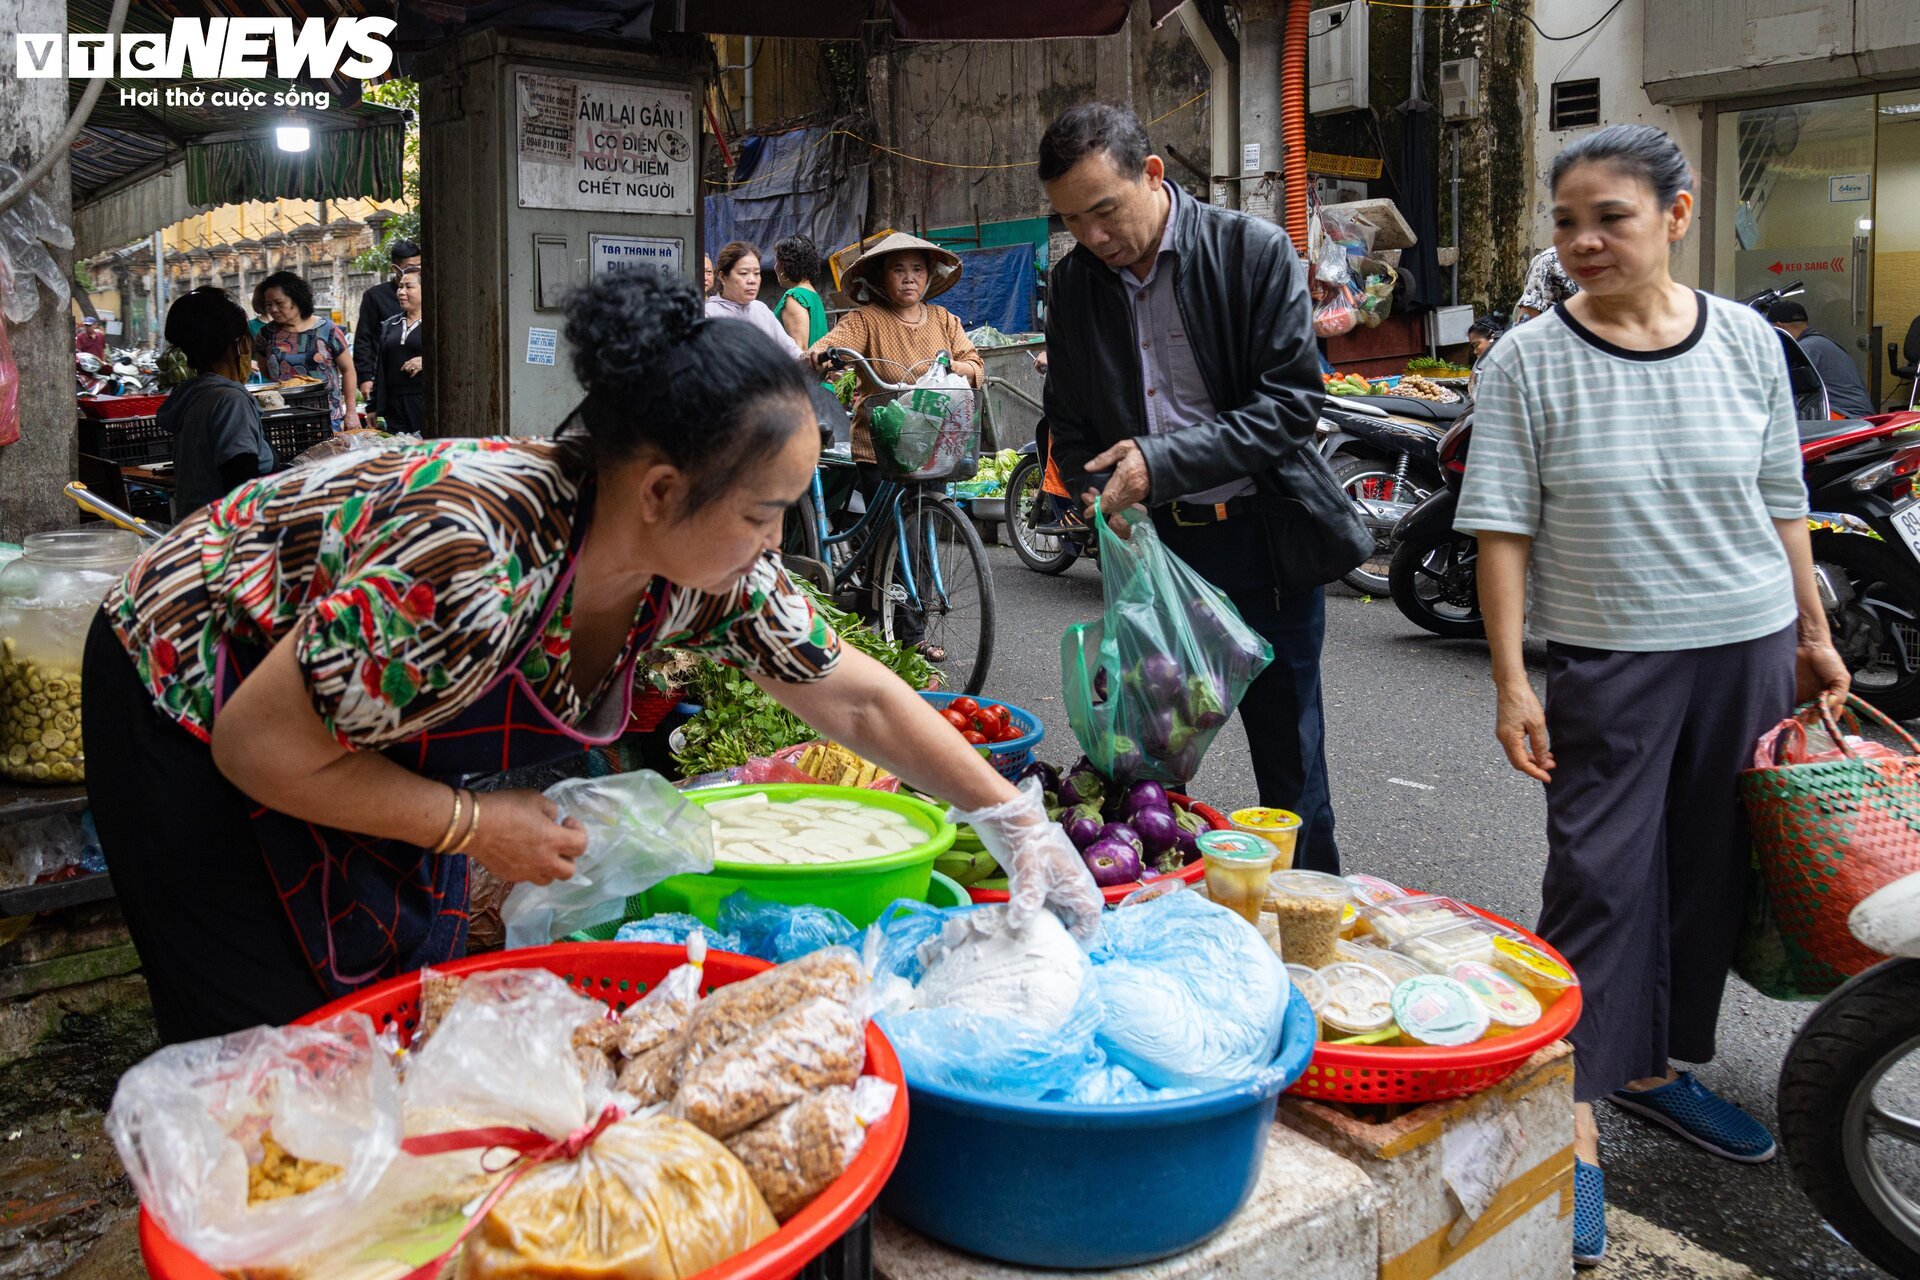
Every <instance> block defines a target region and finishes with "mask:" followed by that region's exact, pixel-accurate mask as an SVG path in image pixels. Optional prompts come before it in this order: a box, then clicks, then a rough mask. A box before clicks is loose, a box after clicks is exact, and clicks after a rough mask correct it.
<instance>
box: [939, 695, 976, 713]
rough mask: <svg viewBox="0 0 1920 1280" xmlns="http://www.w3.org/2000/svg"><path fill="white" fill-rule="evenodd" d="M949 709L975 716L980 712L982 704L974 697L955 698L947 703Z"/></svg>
mask: <svg viewBox="0 0 1920 1280" xmlns="http://www.w3.org/2000/svg"><path fill="white" fill-rule="evenodd" d="M947 710H948V711H958V712H959V713H960V714H961V715H963V716H973V715H976V714H978V713H979V710H980V704H979V703H977V702H975V701H974V700H973V699H972V698H955V699H954V700H953V701H952V702H949V703H948V704H947Z"/></svg>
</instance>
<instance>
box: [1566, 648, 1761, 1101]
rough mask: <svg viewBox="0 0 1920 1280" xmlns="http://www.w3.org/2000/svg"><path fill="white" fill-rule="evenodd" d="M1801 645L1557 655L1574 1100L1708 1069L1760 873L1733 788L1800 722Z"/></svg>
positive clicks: (1578, 651)
mask: <svg viewBox="0 0 1920 1280" xmlns="http://www.w3.org/2000/svg"><path fill="white" fill-rule="evenodd" d="M1793 657H1794V628H1792V627H1788V628H1786V629H1785V630H1784V631H1779V632H1776V633H1775V634H1773V635H1770V636H1762V637H1761V638H1759V639H1757V640H1747V641H1743V642H1741V643H1738V644H1728V645H1718V646H1715V647H1713V648H1709V649H1684V650H1679V651H1677V652H1668V653H1621V652H1613V651H1607V650H1600V649H1582V648H1576V647H1574V646H1571V645H1562V644H1549V645H1548V646H1547V708H1546V709H1547V737H1548V739H1549V741H1550V742H1551V743H1552V746H1553V755H1554V762H1555V763H1554V771H1553V781H1552V782H1551V783H1549V784H1548V786H1547V872H1546V878H1545V880H1544V882H1543V883H1542V885H1541V898H1542V903H1541V909H1540V936H1541V937H1543V938H1545V939H1546V940H1547V941H1548V942H1551V943H1552V944H1553V945H1554V946H1555V947H1557V948H1558V949H1559V950H1560V952H1561V954H1563V955H1565V956H1566V957H1567V960H1568V961H1569V962H1570V963H1571V964H1572V965H1573V969H1574V972H1575V973H1576V974H1578V975H1579V977H1580V994H1581V997H1582V1000H1583V1005H1582V1009H1581V1014H1580V1022H1579V1024H1578V1025H1577V1026H1575V1027H1574V1029H1573V1034H1572V1035H1570V1036H1569V1037H1568V1039H1569V1040H1571V1041H1572V1043H1573V1069H1574V1090H1573V1091H1574V1097H1575V1099H1577V1100H1578V1101H1581V1102H1591V1101H1593V1100H1594V1099H1595V1098H1602V1097H1605V1096H1606V1095H1607V1094H1609V1093H1611V1092H1613V1091H1614V1090H1615V1089H1618V1088H1620V1087H1621V1086H1622V1085H1624V1084H1626V1083H1627V1082H1628V1081H1631V1080H1639V1079H1644V1078H1648V1077H1652V1076H1658V1075H1662V1074H1664V1073H1665V1072H1666V1070H1667V1064H1668V1062H1669V1060H1670V1059H1678V1060H1680V1061H1682V1062H1706V1061H1708V1060H1710V1059H1711V1058H1712V1057H1713V1053H1714V1031H1715V1025H1716V1024H1717V1023H1718V1021H1719V1019H1720V998H1721V993H1722V991H1723V990H1724V988H1725V986H1726V982H1727V970H1728V968H1729V967H1730V966H1731V965H1732V963H1733V953H1734V947H1735V945H1736V944H1737V943H1738V941H1739V936H1740V923H1741V918H1742V914H1743V911H1744V907H1745V903H1746V884H1747V874H1748V864H1749V859H1750V855H1749V843H1748V839H1747V829H1746V815H1745V812H1744V811H1743V810H1742V808H1741V805H1740V796H1739V789H1738V788H1739V776H1740V771H1741V770H1742V769H1745V768H1747V767H1748V766H1749V765H1751V764H1752V762H1753V744H1754V742H1755V741H1756V740H1757V739H1758V738H1759V737H1760V735H1761V734H1762V733H1764V732H1766V731H1767V730H1768V729H1770V728H1772V727H1773V726H1774V725H1775V724H1778V723H1779V722H1780V721H1781V720H1783V719H1785V718H1786V717H1787V716H1788V715H1790V714H1791V713H1792V711H1793Z"/></svg>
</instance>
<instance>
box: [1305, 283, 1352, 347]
mask: <svg viewBox="0 0 1920 1280" xmlns="http://www.w3.org/2000/svg"><path fill="white" fill-rule="evenodd" d="M1359 322H1360V313H1359V311H1358V310H1357V309H1356V308H1355V307H1354V305H1353V294H1352V291H1351V290H1349V289H1347V288H1345V287H1344V286H1343V287H1341V288H1340V289H1338V290H1336V291H1335V293H1334V295H1333V296H1332V297H1330V298H1328V299H1327V300H1326V301H1325V302H1323V303H1321V304H1320V305H1319V306H1317V307H1315V308H1314V310H1313V332H1314V336H1316V337H1320V338H1337V337H1339V336H1340V335H1341V334H1343V333H1349V332H1351V331H1352V330H1353V326H1354V325H1356V324H1358V323H1359Z"/></svg>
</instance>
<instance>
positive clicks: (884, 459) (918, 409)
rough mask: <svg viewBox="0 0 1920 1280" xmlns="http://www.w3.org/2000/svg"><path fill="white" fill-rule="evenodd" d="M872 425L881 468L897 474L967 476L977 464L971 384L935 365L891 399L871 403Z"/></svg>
mask: <svg viewBox="0 0 1920 1280" xmlns="http://www.w3.org/2000/svg"><path fill="white" fill-rule="evenodd" d="M871 426H872V430H873V440H874V449H875V456H876V457H878V458H879V460H880V465H881V467H882V468H883V469H884V470H886V471H887V472H889V473H890V474H892V475H894V476H896V477H897V478H900V479H911V480H949V479H956V478H961V477H965V476H971V475H972V474H973V473H974V471H975V470H976V469H978V467H979V464H980V424H979V421H978V419H977V417H976V406H975V404H974V392H973V387H972V385H971V384H970V383H968V381H967V380H966V379H965V378H963V377H961V376H960V375H959V374H957V373H955V372H954V371H953V370H952V369H951V368H950V367H948V366H947V365H944V364H936V365H934V366H933V368H931V369H929V370H927V371H926V372H925V373H924V374H922V375H921V376H920V378H919V379H918V381H916V382H915V383H914V389H913V390H912V391H909V392H906V393H905V394H903V395H901V396H900V397H899V398H897V399H896V400H894V401H893V403H891V404H883V405H878V406H876V407H875V408H874V410H873V414H872V418H871Z"/></svg>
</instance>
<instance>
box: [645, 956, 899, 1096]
mask: <svg viewBox="0 0 1920 1280" xmlns="http://www.w3.org/2000/svg"><path fill="white" fill-rule="evenodd" d="M867 988H868V981H867V974H866V970H865V969H864V968H862V967H861V964H860V957H859V956H857V955H855V954H854V953H853V951H852V950H851V949H850V948H847V947H829V948H827V949H826V950H824V951H816V952H814V953H813V954H812V955H809V956H802V957H801V958H800V959H798V960H795V961H793V962H792V963H790V964H783V965H780V966H779V967H777V968H773V969H768V970H766V971H765V972H762V973H756V974H754V975H753V976H752V977H751V978H746V979H744V980H742V981H740V982H732V983H728V984H727V985H726V986H724V987H718V988H716V989H715V990H714V991H713V992H712V993H711V994H710V995H708V996H707V998H706V999H705V1000H702V1001H701V1002H700V1004H699V1006H698V1007H697V1008H695V1009H694V1011H693V1016H692V1017H691V1018H690V1019H688V1021H687V1054H686V1063H685V1067H684V1071H683V1077H684V1075H685V1074H686V1073H690V1072H692V1071H693V1070H694V1069H696V1068H698V1067H699V1066H700V1064H701V1063H703V1062H704V1061H705V1060H706V1059H707V1058H709V1057H711V1056H713V1055H714V1054H717V1053H719V1052H721V1051H722V1050H724V1049H725V1048H726V1047H727V1046H728V1045H730V1044H732V1043H734V1042H735V1041H737V1040H740V1039H742V1038H744V1037H746V1036H747V1035H749V1034H751V1033H752V1032H754V1031H755V1030H756V1029H758V1028H759V1027H761V1026H762V1025H763V1024H765V1023H768V1022H771V1021H772V1020H774V1019H776V1018H778V1017H779V1016H780V1015H782V1014H784V1013H786V1012H787V1011H788V1010H790V1009H793V1008H796V1007H797V1006H799V1005H802V1004H805V1003H807V1002H808V1001H811V1000H826V1001H830V1002H832V1003H835V1004H839V1005H842V1006H844V1007H845V1008H847V1009H848V1010H851V1011H854V1012H857V1013H859V1014H860V1015H861V1018H862V1021H864V1015H865V1011H866V1009H867ZM856 1074H857V1072H856Z"/></svg>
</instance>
